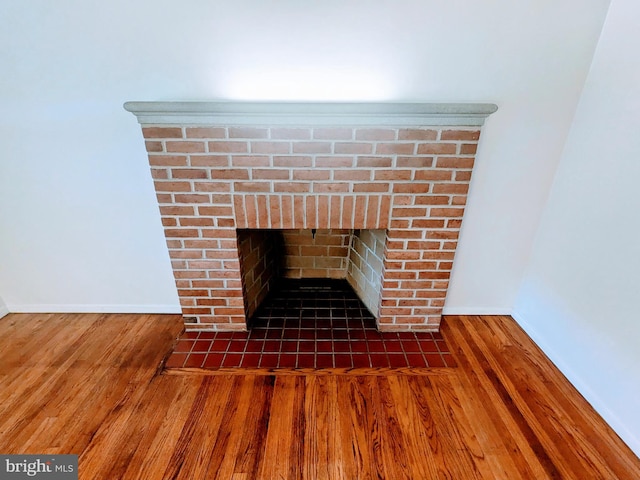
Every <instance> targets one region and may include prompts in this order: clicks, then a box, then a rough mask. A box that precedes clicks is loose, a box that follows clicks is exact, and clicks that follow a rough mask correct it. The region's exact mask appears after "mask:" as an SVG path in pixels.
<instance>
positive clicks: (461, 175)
mask: <svg viewBox="0 0 640 480" xmlns="http://www.w3.org/2000/svg"><path fill="white" fill-rule="evenodd" d="M470 180H471V172H470V171H469V172H464V171H457V172H456V182H469V181H470Z"/></svg>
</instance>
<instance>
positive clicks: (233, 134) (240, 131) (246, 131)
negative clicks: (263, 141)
mask: <svg viewBox="0 0 640 480" xmlns="http://www.w3.org/2000/svg"><path fill="white" fill-rule="evenodd" d="M268 136H269V130H268V129H266V128H254V127H229V138H268Z"/></svg>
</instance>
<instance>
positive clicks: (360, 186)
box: [353, 183, 391, 193]
mask: <svg viewBox="0 0 640 480" xmlns="http://www.w3.org/2000/svg"><path fill="white" fill-rule="evenodd" d="M390 185H391V184H389V183H357V184H355V185H354V186H353V191H354V192H380V193H387V192H389V188H390Z"/></svg>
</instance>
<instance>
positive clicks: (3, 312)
mask: <svg viewBox="0 0 640 480" xmlns="http://www.w3.org/2000/svg"><path fill="white" fill-rule="evenodd" d="M9 313H11V312H9V309H8V308H7V307H5V306H2V307H0V318H2V317H6V316H7V315H9Z"/></svg>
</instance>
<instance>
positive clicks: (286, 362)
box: [278, 353, 298, 368]
mask: <svg viewBox="0 0 640 480" xmlns="http://www.w3.org/2000/svg"><path fill="white" fill-rule="evenodd" d="M297 362H298V355H296V354H295V353H281V354H280V361H279V363H278V367H279V368H296V365H297Z"/></svg>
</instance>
